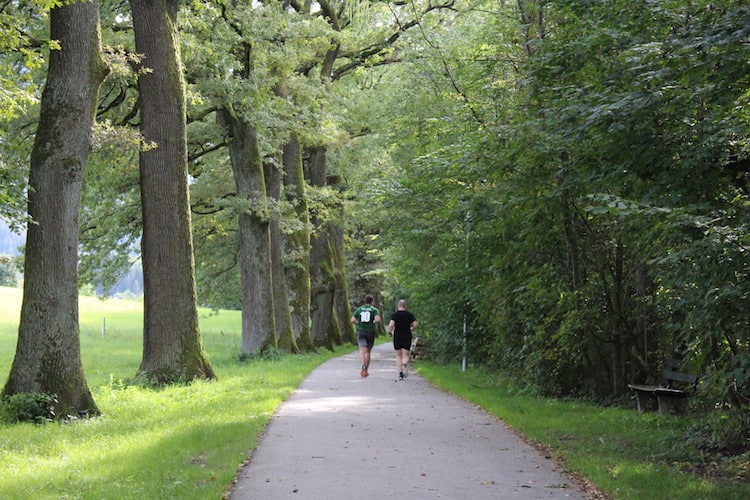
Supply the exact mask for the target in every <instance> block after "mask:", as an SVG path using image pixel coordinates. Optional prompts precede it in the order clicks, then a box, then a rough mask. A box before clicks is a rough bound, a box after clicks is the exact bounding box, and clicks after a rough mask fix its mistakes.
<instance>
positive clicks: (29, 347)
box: [3, 1, 107, 418]
mask: <svg viewBox="0 0 750 500" xmlns="http://www.w3.org/2000/svg"><path fill="white" fill-rule="evenodd" d="M98 9H99V6H98V3H97V2H96V1H89V2H80V3H72V4H68V5H64V6H62V7H57V8H54V9H52V11H51V13H50V31H51V38H52V39H55V40H58V41H59V42H60V50H53V51H51V52H50V58H49V69H48V72H47V83H46V85H45V88H44V92H43V94H42V101H41V115H40V117H39V124H38V128H37V133H36V140H35V141H34V148H33V150H32V153H31V168H30V172H29V185H30V189H29V207H28V208H29V215H30V216H31V217H32V219H33V223H30V224H29V225H28V231H27V235H26V260H25V270H24V290H23V305H22V308H21V319H20V324H19V329H18V343H17V347H16V355H15V358H14V360H13V366H12V367H11V371H10V376H9V379H8V382H7V384H6V385H5V388H4V390H3V394H4V395H6V396H7V395H12V394H19V393H44V394H47V395H56V398H57V403H56V404H55V405H54V408H53V409H54V412H55V415H56V416H57V417H58V418H65V417H66V416H68V415H75V416H78V415H82V414H89V415H90V414H96V413H98V412H99V410H98V408H97V407H96V404H95V402H94V400H93V398H92V396H91V392H90V391H89V389H88V385H87V383H86V377H85V375H84V372H83V366H82V363H81V350H80V338H79V334H80V331H79V325H78V319H79V318H78V230H79V223H78V217H79V210H80V205H81V187H82V182H83V172H84V168H85V165H86V161H87V160H88V156H89V152H90V148H91V130H92V127H93V124H94V116H95V111H96V104H97V97H98V90H99V86H100V84H101V82H102V81H103V79H104V77H105V76H106V74H107V68H106V65H105V63H104V61H103V59H102V57H101V45H100V44H101V41H100V38H99V14H98Z"/></svg>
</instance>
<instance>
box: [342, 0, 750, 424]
mask: <svg viewBox="0 0 750 500" xmlns="http://www.w3.org/2000/svg"><path fill="white" fill-rule="evenodd" d="M461 7H462V8H460V9H458V10H457V15H456V16H443V17H442V19H441V23H440V24H439V25H437V26H432V25H430V24H429V23H425V24H424V25H423V26H421V28H422V29H421V30H420V32H419V36H415V37H414V38H413V39H412V40H411V41H412V42H413V43H414V45H413V46H411V47H409V48H408V49H406V50H404V52H403V53H402V54H401V57H402V60H403V64H402V65H401V66H399V67H398V68H394V67H389V68H383V69H379V70H377V71H375V70H373V71H370V72H368V73H367V76H366V77H365V76H361V77H359V78H358V79H357V83H358V84H359V85H360V86H363V87H364V86H365V85H371V86H372V88H374V89H375V90H376V91H377V92H376V94H375V95H373V96H371V97H372V99H371V100H370V99H367V100H364V101H361V102H362V103H361V104H360V106H361V107H362V108H363V113H364V114H365V116H368V117H369V118H370V122H368V125H369V126H370V128H371V129H372V131H373V134H372V136H371V137H368V138H367V140H366V141H365V140H360V142H361V143H362V146H361V148H362V149H365V150H366V149H367V148H372V147H375V146H374V145H375V144H379V145H380V146H379V147H380V148H382V150H383V151H384V152H385V155H384V156H382V157H378V156H377V155H373V154H372V153H370V154H365V155H362V157H363V158H364V160H365V161H364V162H362V163H359V162H356V160H354V158H355V157H356V156H357V152H353V153H352V154H351V158H352V160H351V161H352V162H353V163H354V164H355V165H362V167H363V168H362V169H361V170H362V172H363V173H362V174H360V175H359V176H353V178H354V179H355V180H356V181H357V183H356V184H355V186H356V187H355V191H356V192H357V193H358V196H357V199H356V200H354V201H353V202H352V204H351V206H352V207H354V208H355V213H356V212H359V213H364V214H366V216H364V217H363V218H362V219H361V220H362V221H366V223H361V222H360V223H358V224H356V225H354V226H353V227H355V230H356V232H353V233H352V234H355V235H358V238H357V245H358V246H362V247H363V248H364V249H365V251H367V249H368V246H367V245H368V244H369V243H368V241H372V242H374V245H372V246H374V247H375V249H377V251H379V252H380V255H381V256H382V261H383V262H382V265H383V267H384V269H385V286H386V287H387V288H388V289H389V290H388V291H387V292H386V295H392V294H397V295H399V296H402V295H404V296H407V298H410V299H411V301H410V303H411V304H412V305H413V306H414V307H415V308H416V312H417V316H418V317H420V319H421V320H422V321H421V322H422V324H423V327H424V329H423V331H422V334H423V335H424V334H425V333H427V334H428V335H429V336H430V353H431V355H432V356H436V357H437V359H441V360H457V359H459V358H461V357H462V356H463V355H464V354H468V357H469V360H470V363H477V364H486V365H489V366H498V367H499V366H502V367H504V368H506V369H509V370H512V371H514V372H515V373H517V374H518V375H519V376H521V377H523V378H525V379H526V380H527V381H528V382H529V383H531V384H533V385H535V386H537V387H539V388H540V389H541V390H542V391H543V392H544V393H548V394H555V395H564V396H571V395H573V396H585V397H587V398H591V399H593V400H596V401H600V402H607V403H617V402H620V401H622V400H623V399H624V398H625V396H626V395H627V383H630V382H634V381H635V382H640V381H650V382H659V379H660V373H661V370H662V363H663V361H664V359H665V358H667V357H672V356H680V357H683V358H685V362H686V363H687V364H688V365H689V369H691V370H693V371H695V372H696V373H698V374H699V375H700V377H701V381H702V383H701V389H700V391H699V393H698V394H697V396H696V397H695V398H693V399H692V400H691V401H692V406H693V409H694V410H696V411H701V410H702V411H707V410H709V409H710V408H713V407H714V406H716V405H718V406H719V407H721V408H724V410H722V411H723V412H725V413H724V415H725V416H726V417H727V418H729V419H731V420H733V422H734V423H736V424H737V425H736V426H735V425H732V426H731V427H732V428H735V427H736V428H741V427H742V422H743V421H744V417H742V415H743V414H744V410H743V409H744V408H746V407H747V405H748V402H750V399H748V398H749V397H750V391H749V389H748V388H749V387H750V386H748V369H747V367H748V362H749V361H748V359H750V339H748V338H747V334H746V333H747V332H748V331H749V330H748V325H747V314H746V313H745V312H744V311H743V304H745V303H746V301H747V295H748V290H747V286H748V285H747V284H748V283H750V281H748V280H747V271H748V259H747V253H748V252H747V247H748V243H749V242H750V240H748V238H747V228H748V220H747V218H748V211H747V208H748V192H749V191H748V184H747V179H748V171H749V170H750V169H748V168H747V167H748V166H750V163H749V162H750V150H749V149H748V142H747V138H748V137H750V133H749V132H750V129H749V127H748V126H749V125H750V121H748V113H747V99H748V97H749V96H750V94H748V90H747V89H748V85H747V83H748V81H747V72H746V71H745V69H746V67H745V64H744V63H743V61H746V60H747V55H748V50H749V47H750V45H748V43H747V40H748V34H749V32H748V29H749V28H748V24H747V22H746V19H747V16H748V8H747V6H746V5H745V4H743V3H741V2H736V1H725V2H719V3H716V2H710V3H709V2H692V3H689V4H684V3H681V2H647V1H642V2H630V1H624V0H623V1H615V2H577V1H576V2H572V1H565V0H562V1H552V2H545V3H544V5H543V6H540V5H539V3H538V2H518V3H514V4H510V3H502V4H500V5H497V4H491V5H489V4H481V3H480V4H475V5H472V6H468V5H461ZM533 9H539V10H538V11H536V12H534V11H533ZM480 18H481V20H480ZM409 49H411V50H409ZM372 82H376V83H375V84H372ZM386 110H387V112H385V111H386ZM355 151H356V150H355ZM368 162H369V163H368ZM360 178H361V179H362V180H360ZM368 231H370V233H369V234H372V235H373V238H371V239H370V240H368V239H367V238H365V237H362V236H360V235H362V234H368ZM356 251H357V252H360V253H361V252H362V250H361V249H359V248H357V250H356ZM357 262H363V259H361V258H360V259H358V260H357ZM375 265H377V263H375ZM464 324H466V325H468V338H467V348H466V349H464V346H463V338H462V337H463V328H464ZM717 430H718V428H717Z"/></svg>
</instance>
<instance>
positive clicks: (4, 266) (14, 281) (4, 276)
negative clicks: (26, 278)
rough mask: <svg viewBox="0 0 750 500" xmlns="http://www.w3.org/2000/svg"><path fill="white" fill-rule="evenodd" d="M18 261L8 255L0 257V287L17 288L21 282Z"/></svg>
mask: <svg viewBox="0 0 750 500" xmlns="http://www.w3.org/2000/svg"><path fill="white" fill-rule="evenodd" d="M18 264H19V262H18V259H17V258H15V257H11V256H10V255H0V286H10V287H17V286H18V285H19V284H20V281H21V272H20V270H19V269H18Z"/></svg>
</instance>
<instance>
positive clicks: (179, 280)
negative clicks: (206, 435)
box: [131, 0, 214, 383]
mask: <svg viewBox="0 0 750 500" xmlns="http://www.w3.org/2000/svg"><path fill="white" fill-rule="evenodd" d="M179 5H180V2H179V1H177V0H165V1H160V2H153V1H150V0H131V10H132V13H133V29H134V32H135V45H136V51H137V52H138V53H139V54H141V55H142V60H141V66H142V68H141V69H142V70H143V71H142V72H141V73H140V75H139V79H138V89H139V94H140V118H141V134H142V135H143V139H144V141H145V142H146V145H147V147H146V148H145V149H144V150H143V151H142V152H141V156H140V167H141V168H140V172H141V202H142V217H143V236H142V261H143V280H144V286H143V294H144V332H143V359H142V361H141V366H140V370H139V372H140V373H141V374H142V375H145V376H147V377H148V378H150V379H152V380H154V381H155V382H157V383H163V382H170V381H172V380H175V379H178V378H180V379H187V380H192V379H194V378H212V377H214V373H213V370H212V369H211V366H210V365H209V363H208V360H207V358H206V356H205V354H204V351H203V345H202V342H201V337H200V332H199V328H198V305H197V297H196V290H195V265H194V261H193V240H192V234H191V220H190V201H189V194H188V185H187V181H188V170H187V142H186V120H185V84H184V81H183V77H182V65H181V59H180V51H179V40H178V34H177V11H178V8H179Z"/></svg>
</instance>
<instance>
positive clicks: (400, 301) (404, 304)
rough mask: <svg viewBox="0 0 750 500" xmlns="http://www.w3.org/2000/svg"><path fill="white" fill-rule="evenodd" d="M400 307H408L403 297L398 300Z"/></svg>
mask: <svg viewBox="0 0 750 500" xmlns="http://www.w3.org/2000/svg"><path fill="white" fill-rule="evenodd" d="M398 307H404V308H405V307H406V301H405V300H404V299H401V300H399V301H398Z"/></svg>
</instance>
